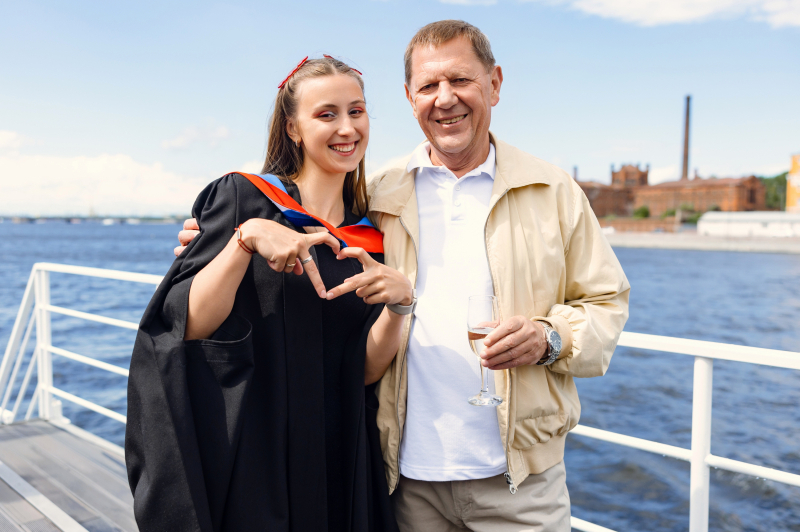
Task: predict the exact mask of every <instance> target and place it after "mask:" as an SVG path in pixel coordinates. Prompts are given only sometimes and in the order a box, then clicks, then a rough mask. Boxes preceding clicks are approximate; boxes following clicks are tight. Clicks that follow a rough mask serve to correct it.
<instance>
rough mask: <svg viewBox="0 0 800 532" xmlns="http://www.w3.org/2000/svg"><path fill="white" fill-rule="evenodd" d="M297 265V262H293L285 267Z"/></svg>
mask: <svg viewBox="0 0 800 532" xmlns="http://www.w3.org/2000/svg"><path fill="white" fill-rule="evenodd" d="M296 265H297V262H293V263H291V264H287V265H286V266H284V268H294V267H295V266H296Z"/></svg>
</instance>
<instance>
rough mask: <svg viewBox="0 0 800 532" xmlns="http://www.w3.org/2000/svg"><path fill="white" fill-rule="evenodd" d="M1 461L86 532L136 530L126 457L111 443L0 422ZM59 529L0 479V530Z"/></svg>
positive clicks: (39, 425) (33, 424)
mask: <svg viewBox="0 0 800 532" xmlns="http://www.w3.org/2000/svg"><path fill="white" fill-rule="evenodd" d="M104 447H105V448H104ZM0 462H2V463H3V464H5V465H6V466H8V467H9V468H10V469H11V470H13V472H14V473H16V474H17V475H19V476H20V477H22V479H23V480H25V481H26V482H27V483H28V484H30V485H31V486H32V487H33V488H34V489H35V490H37V491H38V492H39V493H41V494H42V495H43V496H44V497H46V498H47V499H49V500H50V501H51V502H52V503H53V504H55V505H56V506H57V507H58V508H60V509H61V510H63V511H64V512H65V513H66V514H67V515H68V516H69V517H71V518H72V519H73V520H74V521H76V522H77V523H78V524H80V525H81V526H82V527H84V528H85V529H86V530H88V531H89V532H112V531H113V532H128V531H131V532H137V531H138V528H137V526H136V522H135V520H134V518H133V497H132V496H131V492H130V488H129V487H128V480H127V476H126V472H125V460H124V457H123V456H122V455H121V454H120V453H119V451H118V450H115V449H113V448H112V447H111V446H101V445H98V444H96V443H94V442H92V441H90V440H89V439H87V438H84V437H81V436H79V435H77V434H76V433H75V431H74V430H72V431H70V430H66V429H64V428H61V427H59V426H57V425H54V424H51V423H48V422H46V421H30V422H26V423H17V424H13V425H6V426H0ZM12 484H13V483H12ZM59 530H62V528H59V527H58V526H56V525H55V524H53V522H52V521H50V520H49V519H48V518H47V517H45V516H44V515H43V514H42V513H41V512H40V511H39V510H37V509H36V507H35V505H33V504H31V503H30V502H28V501H27V500H26V499H25V498H23V497H22V496H21V495H20V494H19V493H17V491H15V490H14V489H12V488H11V487H10V486H9V484H8V483H6V482H3V481H2V480H0V532H6V531H8V532H27V531H30V532H57V531H59Z"/></svg>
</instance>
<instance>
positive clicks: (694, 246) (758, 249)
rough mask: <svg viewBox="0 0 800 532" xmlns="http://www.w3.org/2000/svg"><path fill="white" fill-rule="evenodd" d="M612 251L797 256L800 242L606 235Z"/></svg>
mask: <svg viewBox="0 0 800 532" xmlns="http://www.w3.org/2000/svg"><path fill="white" fill-rule="evenodd" d="M606 238H607V239H608V242H609V243H610V244H611V246H612V247H617V248H652V249H689V250H698V251H739V252H747V253H785V254H793V255H800V238H765V237H759V238H736V237H728V238H724V237H713V236H701V235H698V234H697V233H694V232H683V233H633V232H618V233H610V234H606Z"/></svg>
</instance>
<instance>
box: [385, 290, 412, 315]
mask: <svg viewBox="0 0 800 532" xmlns="http://www.w3.org/2000/svg"><path fill="white" fill-rule="evenodd" d="M411 297H412V300H411V304H410V305H401V304H399V303H391V304H388V305H386V308H388V309H389V310H391V311H392V312H394V313H395V314H400V315H401V316H405V315H407V314H411V313H412V312H414V309H415V308H416V307H417V289H416V288H412V289H411Z"/></svg>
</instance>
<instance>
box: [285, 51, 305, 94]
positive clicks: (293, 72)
mask: <svg viewBox="0 0 800 532" xmlns="http://www.w3.org/2000/svg"><path fill="white" fill-rule="evenodd" d="M306 61H308V56H305V57H304V58H303V60H302V61H300V62H299V63H297V66H296V67H294V70H292V71H291V72H289V75H288V76H286V79H284V80H283V81H281V84H280V85H278V89H282V88H283V86H284V85H286V82H287V81H289V78H291V77H292V76H294V74H295V72H297V71H298V70H300V67H301V66H303V65H304V64H305V62H306Z"/></svg>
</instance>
